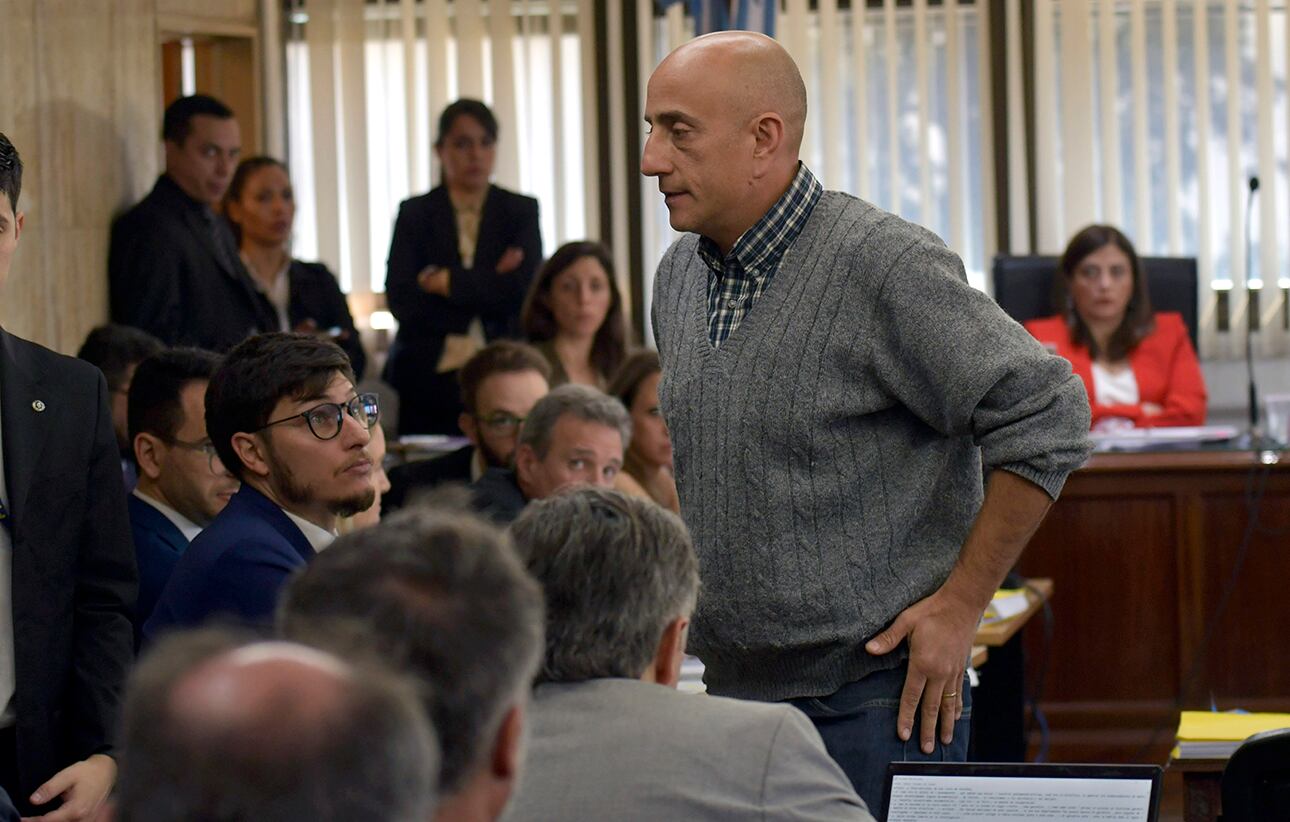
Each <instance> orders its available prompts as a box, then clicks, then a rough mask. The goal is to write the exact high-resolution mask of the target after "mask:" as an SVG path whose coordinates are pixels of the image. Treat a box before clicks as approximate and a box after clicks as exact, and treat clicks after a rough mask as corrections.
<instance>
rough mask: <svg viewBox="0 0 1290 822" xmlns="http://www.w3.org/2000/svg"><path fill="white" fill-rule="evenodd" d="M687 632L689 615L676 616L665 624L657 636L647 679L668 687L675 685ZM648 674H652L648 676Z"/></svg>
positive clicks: (683, 656) (678, 676)
mask: <svg viewBox="0 0 1290 822" xmlns="http://www.w3.org/2000/svg"><path fill="white" fill-rule="evenodd" d="M689 634H690V618H689V617H677V618H676V619H674V620H672V621H671V622H669V623H668V624H667V627H666V628H664V629H663V636H661V637H659V640H658V650H656V651H655V652H654V661H653V662H651V663H650V670H649V671H647V672H646V673H647V677H648V679H649V681H651V682H657V683H658V684H659V685H666V686H667V687H669V688H675V687H676V685H677V683H678V682H680V681H681V662H682V660H683V659H684V658H685V640H686V638H687V637H688V636H689ZM649 674H652V676H648V675H649Z"/></svg>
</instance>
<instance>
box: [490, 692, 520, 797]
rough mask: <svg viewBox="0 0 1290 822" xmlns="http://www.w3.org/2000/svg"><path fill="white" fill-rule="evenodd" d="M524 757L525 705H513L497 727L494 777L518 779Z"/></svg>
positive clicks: (494, 749) (493, 764)
mask: <svg viewBox="0 0 1290 822" xmlns="http://www.w3.org/2000/svg"><path fill="white" fill-rule="evenodd" d="M523 758H524V707H523V706H522V705H512V706H511V709H510V710H509V711H507V712H506V716H504V717H502V724H501V726H500V727H499V728H498V729H497V744H496V745H495V746H494V747H493V762H492V766H493V777H494V778H495V779H499V780H507V781H510V780H515V779H518V778H519V775H520V766H521V765H522V764H523V763H522V760H523Z"/></svg>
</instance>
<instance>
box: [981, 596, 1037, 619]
mask: <svg viewBox="0 0 1290 822" xmlns="http://www.w3.org/2000/svg"><path fill="white" fill-rule="evenodd" d="M1029 605H1030V602H1029V601H1028V600H1027V599H1026V590H1025V589H1024V588H1000V589H999V590H997V591H995V592H994V599H992V600H990V604H989V605H987V606H985V614H984V616H982V617H981V624H982V625H989V624H990V623H992V622H1002V621H1003V620H1005V619H1011V618H1012V617H1015V616H1016V615H1017V614H1020V613H1022V612H1023V611H1025V610H1026V608H1027V607H1029Z"/></svg>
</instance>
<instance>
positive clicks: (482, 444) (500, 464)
mask: <svg viewBox="0 0 1290 822" xmlns="http://www.w3.org/2000/svg"><path fill="white" fill-rule="evenodd" d="M479 453H480V454H481V455H482V456H483V457H484V465H485V466H486V467H488V468H510V467H511V462H512V459H507V458H506V457H503V456H502V455H501V454H499V453H497V452H496V451H494V450H493V447H492V446H491V445H489V444H488V441H487V440H485V439H484V438H483V437H480V438H479ZM512 458H513V455H512Z"/></svg>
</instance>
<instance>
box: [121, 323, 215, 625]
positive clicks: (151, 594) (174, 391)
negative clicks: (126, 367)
mask: <svg viewBox="0 0 1290 822" xmlns="http://www.w3.org/2000/svg"><path fill="white" fill-rule="evenodd" d="M218 366H219V357H217V356H216V355H215V354H212V353H211V352H209V351H202V350H201V349H198V348H172V349H170V350H169V351H163V352H162V353H160V354H156V355H154V356H152V357H149V358H148V359H146V360H144V361H143V362H142V363H140V364H139V366H138V368H136V369H135V372H134V380H133V381H132V383H131V385H130V401H129V414H128V416H129V430H130V439H131V442H132V443H133V447H134V460H135V463H136V464H137V465H138V470H139V484H138V485H136V486H135V489H134V492H133V493H132V494H131V495H130V497H129V506H130V527H131V528H132V529H133V531H134V553H135V557H136V558H137V559H138V561H139V603H138V605H137V606H136V607H135V611H134V624H135V638H136V640H137V639H138V637H139V632H140V631H141V630H142V628H143V623H145V622H147V620H148V617H150V616H151V615H152V609H153V608H154V607H156V604H157V598H158V597H159V596H161V589H162V588H163V587H165V584H166V580H168V579H169V578H170V573H171V571H173V570H174V568H175V563H177V562H179V558H180V557H181V556H183V553H184V551H186V550H188V544H189V543H190V542H192V541H193V539H195V538H196V537H197V535H198V534H200V533H201V532H202V529H203V528H205V527H206V526H207V525H210V523H211V520H213V519H215V515H216V514H218V513H219V512H220V511H222V510H224V506H225V505H226V504H228V501H229V499H230V498H231V497H232V496H233V494H235V493H236V492H237V488H238V481H237V479H236V478H235V477H234V476H233V474H232V473H231V472H230V471H229V470H228V469H227V468H225V467H224V463H223V461H221V460H220V458H219V455H218V454H217V453H215V445H214V444H213V443H212V442H211V440H210V437H208V436H207V435H206V386H207V385H208V384H209V383H210V379H211V376H212V375H213V374H214V373H215V369H216V368H217V367H218Z"/></svg>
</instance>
